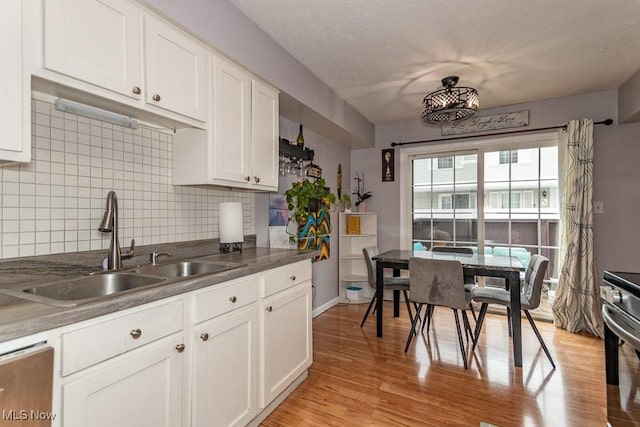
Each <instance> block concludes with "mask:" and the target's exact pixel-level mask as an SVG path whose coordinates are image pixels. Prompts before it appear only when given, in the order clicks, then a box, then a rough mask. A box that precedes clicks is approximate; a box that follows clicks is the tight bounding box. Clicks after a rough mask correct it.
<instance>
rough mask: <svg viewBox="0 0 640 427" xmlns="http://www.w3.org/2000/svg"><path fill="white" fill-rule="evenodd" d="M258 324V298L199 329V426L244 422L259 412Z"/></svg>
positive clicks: (195, 367) (195, 401)
mask: <svg viewBox="0 0 640 427" xmlns="http://www.w3.org/2000/svg"><path fill="white" fill-rule="evenodd" d="M257 325H258V310H257V306H256V304H255V303H254V304H251V305H250V306H248V307H245V308H241V309H239V310H236V311H232V312H231V313H229V314H226V315H223V316H220V317H216V318H214V319H211V320H209V321H207V322H204V323H202V324H200V325H198V326H197V327H196V328H195V336H194V341H195V343H194V352H195V353H194V365H193V382H194V387H193V405H192V410H193V425H194V426H203V427H214V426H244V425H246V424H247V423H248V422H249V421H251V420H252V419H253V418H254V417H255V416H256V414H257V395H258V393H257V391H258V375H257V369H258V352H257V333H258V332H257V331H258V328H257Z"/></svg>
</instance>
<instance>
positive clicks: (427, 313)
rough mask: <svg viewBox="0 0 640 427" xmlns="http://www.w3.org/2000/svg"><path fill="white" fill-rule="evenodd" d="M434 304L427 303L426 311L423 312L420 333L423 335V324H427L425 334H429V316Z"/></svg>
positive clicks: (431, 314) (431, 313)
mask: <svg viewBox="0 0 640 427" xmlns="http://www.w3.org/2000/svg"><path fill="white" fill-rule="evenodd" d="M434 308H435V306H434V305H433V304H427V311H426V312H425V314H424V317H425V319H424V320H423V321H422V329H421V330H420V333H421V334H423V335H424V326H425V325H427V335H428V334H429V328H430V327H431V316H433V310H434Z"/></svg>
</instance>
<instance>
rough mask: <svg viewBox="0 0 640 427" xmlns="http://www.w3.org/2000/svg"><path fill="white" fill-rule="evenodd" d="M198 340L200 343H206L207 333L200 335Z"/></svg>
mask: <svg viewBox="0 0 640 427" xmlns="http://www.w3.org/2000/svg"><path fill="white" fill-rule="evenodd" d="M200 339H201V340H202V341H206V340H208V339H209V334H208V333H206V332H205V333H203V334H200Z"/></svg>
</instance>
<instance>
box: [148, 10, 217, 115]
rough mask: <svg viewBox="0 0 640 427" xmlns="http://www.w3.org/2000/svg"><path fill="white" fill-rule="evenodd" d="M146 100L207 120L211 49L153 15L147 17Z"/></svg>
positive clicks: (161, 106) (166, 108)
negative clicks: (208, 73)
mask: <svg viewBox="0 0 640 427" xmlns="http://www.w3.org/2000/svg"><path fill="white" fill-rule="evenodd" d="M145 35H146V37H145V41H146V45H145V46H146V62H145V64H146V69H145V73H146V76H147V79H146V83H147V89H146V91H145V101H146V102H147V103H148V104H150V105H154V106H156V107H159V108H162V109H165V110H168V111H173V112H175V113H178V114H182V115H183V116H187V117H191V118H194V119H196V120H200V121H205V120H206V114H207V84H206V79H207V75H206V74H207V60H208V55H209V54H208V51H207V49H205V47H204V46H203V45H202V44H200V43H199V42H198V41H197V40H195V39H193V38H191V37H189V36H188V35H186V34H185V33H183V32H181V31H180V30H178V29H177V28H175V27H173V26H170V25H169V24H165V23H164V22H162V21H160V20H158V19H156V18H154V17H153V16H151V15H146V17H145Z"/></svg>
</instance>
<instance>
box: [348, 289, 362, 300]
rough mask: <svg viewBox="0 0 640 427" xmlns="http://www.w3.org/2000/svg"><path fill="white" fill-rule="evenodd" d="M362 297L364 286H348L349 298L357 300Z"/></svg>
mask: <svg viewBox="0 0 640 427" xmlns="http://www.w3.org/2000/svg"><path fill="white" fill-rule="evenodd" d="M361 297H362V288H361V287H360V286H349V287H348V288H347V299H348V300H349V301H356V300H359V299H360V298H361Z"/></svg>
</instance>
